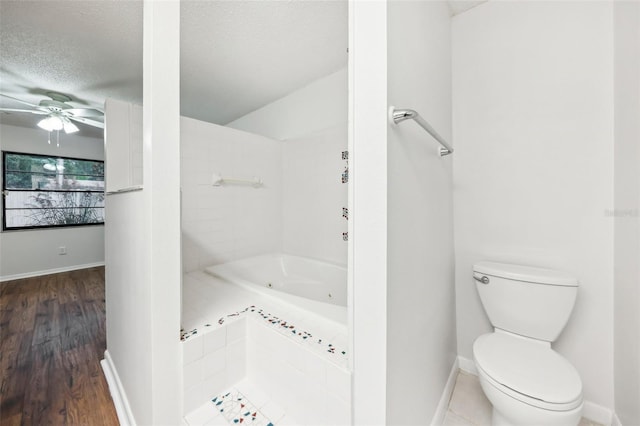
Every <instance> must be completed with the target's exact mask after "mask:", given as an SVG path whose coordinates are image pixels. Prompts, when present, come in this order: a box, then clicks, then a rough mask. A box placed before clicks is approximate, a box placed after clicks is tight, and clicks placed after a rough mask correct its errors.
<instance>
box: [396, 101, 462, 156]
mask: <svg viewBox="0 0 640 426" xmlns="http://www.w3.org/2000/svg"><path fill="white" fill-rule="evenodd" d="M409 119H411V120H413V121H415V122H416V123H418V125H419V126H420V127H422V128H423V129H425V130H426V131H427V132H429V134H430V135H431V136H433V138H434V139H435V140H437V141H438V142H439V143H440V145H442V147H441V148H440V150H439V152H440V156H441V157H443V156H445V155H449V154H451V153H452V152H453V147H452V146H451V145H449V144H448V143H447V141H445V140H444V138H443V137H442V136H440V135H439V134H438V132H436V131H435V129H434V128H433V127H431V125H430V124H429V123H427V121H426V120H425V119H424V118H422V117H421V116H420V114H418V113H417V112H416V111H414V110H412V109H396V107H394V106H391V107H389V120H390V121H391V122H392V123H393V124H398V123H401V122H403V121H404V120H409Z"/></svg>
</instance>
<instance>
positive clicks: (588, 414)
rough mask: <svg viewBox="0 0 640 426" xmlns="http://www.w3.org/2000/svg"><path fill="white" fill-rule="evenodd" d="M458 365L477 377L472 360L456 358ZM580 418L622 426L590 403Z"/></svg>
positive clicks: (604, 409) (586, 404)
mask: <svg viewBox="0 0 640 426" xmlns="http://www.w3.org/2000/svg"><path fill="white" fill-rule="evenodd" d="M458 365H459V366H460V370H462V371H464V372H466V373H469V374H473V375H474V376H477V375H478V369H477V368H476V364H475V363H474V362H473V361H472V360H470V359H468V358H465V357H463V356H458ZM582 417H584V418H586V419H589V420H591V421H593V422H596V423H600V424H603V425H605V426H622V425H620V420H619V419H618V416H616V415H615V413H614V412H613V411H611V410H610V409H608V408H607V407H603V406H602V405H598V404H595V403H593V402H591V401H584V407H583V408H582Z"/></svg>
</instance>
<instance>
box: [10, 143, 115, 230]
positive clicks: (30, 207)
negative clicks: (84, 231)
mask: <svg viewBox="0 0 640 426" xmlns="http://www.w3.org/2000/svg"><path fill="white" fill-rule="evenodd" d="M2 165H3V179H2V182H3V184H2V189H3V191H2V194H3V197H2V198H3V203H2V209H3V215H2V218H3V221H2V229H3V230H12V229H31V228H49V227H54V226H79V225H97V224H102V223H104V162H102V161H95V160H80V159H76V158H64V157H52V156H45V155H36V154H23V153H16V152H4V151H3V152H2Z"/></svg>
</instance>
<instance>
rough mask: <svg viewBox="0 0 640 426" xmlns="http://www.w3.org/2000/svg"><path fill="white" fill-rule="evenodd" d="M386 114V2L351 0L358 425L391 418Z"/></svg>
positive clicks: (352, 281)
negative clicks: (388, 359)
mask: <svg viewBox="0 0 640 426" xmlns="http://www.w3.org/2000/svg"><path fill="white" fill-rule="evenodd" d="M355 52H357V54H355ZM386 119H387V5H386V3H385V2H349V152H350V153H351V158H350V161H351V170H352V173H351V178H350V179H349V210H350V212H351V218H350V221H349V235H350V236H351V241H349V263H348V266H349V268H348V271H349V286H348V290H349V302H348V303H349V306H348V307H349V315H350V324H349V325H350V330H349V331H350V336H351V339H352V346H351V347H350V348H349V350H350V351H351V353H353V358H352V360H351V363H352V366H353V378H352V385H353V387H352V396H351V398H352V400H351V401H352V407H353V409H352V414H353V424H355V425H383V424H386V417H387V416H386V411H387V407H386V405H387V404H386V398H387V386H386V382H387V351H386V350H384V348H386V347H387V126H388V124H387V122H386Z"/></svg>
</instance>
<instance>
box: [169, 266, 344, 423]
mask: <svg viewBox="0 0 640 426" xmlns="http://www.w3.org/2000/svg"><path fill="white" fill-rule="evenodd" d="M183 299H184V300H183V305H184V306H185V307H186V309H188V310H189V311H188V313H189V315H187V316H185V319H184V321H183V324H184V325H185V329H184V330H183V332H182V336H181V337H182V341H183V362H184V413H185V415H187V414H188V413H192V414H191V415H187V417H186V419H187V421H188V420H189V418H190V417H192V418H194V416H195V418H197V417H198V414H197V413H196V411H197V412H199V413H201V414H200V416H202V414H203V413H207V415H209V416H213V415H214V414H216V415H217V417H216V419H217V420H216V421H217V422H222V423H212V424H224V421H226V422H227V423H229V424H236V423H242V424H244V423H245V422H248V423H249V424H261V425H263V424H264V425H268V424H269V423H272V424H274V425H276V426H277V425H278V424H291V423H295V424H302V425H303V424H327V425H340V424H345V425H346V424H349V413H350V394H351V374H350V372H349V370H348V356H349V353H348V349H347V347H348V340H347V337H346V328H345V327H344V326H343V325H341V324H336V323H333V322H332V321H329V320H325V319H322V318H320V317H317V316H314V315H313V314H311V313H307V312H305V311H303V310H300V309H297V308H295V307H294V306H291V305H287V304H284V303H279V302H277V301H275V300H273V299H271V298H265V297H264V296H261V295H258V294H256V293H253V292H250V291H247V290H244V289H242V288H240V287H237V286H235V285H233V284H229V283H226V282H224V281H222V280H219V279H217V278H214V277H212V276H209V275H207V274H205V273H202V272H195V273H191V274H188V275H186V276H185V279H184V283H183ZM238 383H243V385H242V387H240V386H237V385H238ZM243 388H249V389H253V390H254V391H253V392H251V391H247V392H246V395H245V396H244V397H242V398H243V401H244V402H243V403H242V404H241V405H244V406H246V407H251V409H249V408H247V409H246V410H245V411H242V412H240V411H241V409H244V408H245V407H240V406H239V405H238V406H234V407H235V408H234V411H233V412H234V413H235V414H236V415H240V417H237V416H236V417H234V418H227V417H225V416H226V415H227V414H229V413H228V412H227V413H226V414H225V413H224V412H215V411H211V410H212V408H211V407H212V406H211V405H209V403H211V404H214V402H211V401H212V400H213V399H215V398H217V400H216V401H215V404H217V403H219V402H220V401H221V400H225V399H224V398H222V399H221V397H224V395H226V394H227V393H229V395H232V394H234V392H236V393H237V392H240V394H241V395H243V392H242V390H243ZM238 389H240V390H238ZM256 389H258V391H255V390H256ZM255 395H259V396H257V397H256V396H255ZM236 398H238V397H237V396H236ZM225 401H226V402H225V403H226V404H230V402H229V400H228V398H227V399H226V400H225ZM203 404H204V405H203ZM219 405H220V406H221V405H222V404H219ZM276 407H277V408H276ZM194 410H195V411H194ZM249 411H251V412H249ZM245 413H249V414H247V415H246V416H244V414H245ZM254 413H255V414H256V416H253V414H254ZM285 419H287V420H286V421H285ZM292 419H296V421H295V422H293V420H292ZM234 420H237V421H235V422H234ZM212 421H213V420H212ZM203 424H204V423H203Z"/></svg>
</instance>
